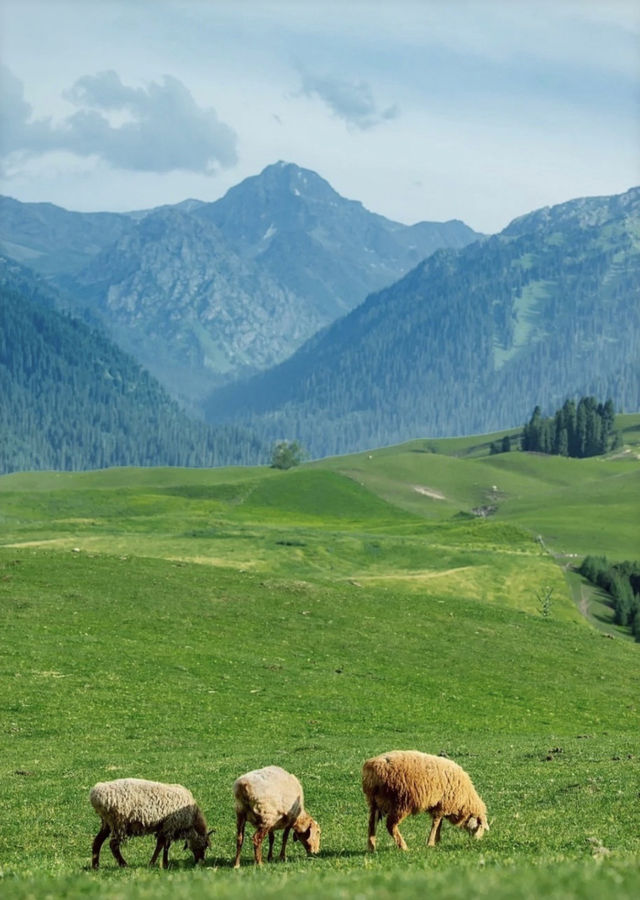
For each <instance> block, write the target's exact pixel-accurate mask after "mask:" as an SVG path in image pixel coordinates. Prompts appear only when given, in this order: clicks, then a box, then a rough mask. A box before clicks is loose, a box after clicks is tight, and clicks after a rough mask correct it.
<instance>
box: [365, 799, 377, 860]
mask: <svg viewBox="0 0 640 900" xmlns="http://www.w3.org/2000/svg"><path fill="white" fill-rule="evenodd" d="M378 818H379V816H378V808H377V806H376V804H375V800H372V801H371V804H370V807H369V840H368V842H367V846H368V848H369V850H371V851H372V852H373V851H374V850H375V849H376V827H377V825H378Z"/></svg>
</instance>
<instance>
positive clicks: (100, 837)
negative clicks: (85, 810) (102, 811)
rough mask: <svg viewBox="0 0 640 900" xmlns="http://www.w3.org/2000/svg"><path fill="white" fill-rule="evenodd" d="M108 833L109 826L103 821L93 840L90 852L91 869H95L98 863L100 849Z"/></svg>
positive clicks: (109, 830)
mask: <svg viewBox="0 0 640 900" xmlns="http://www.w3.org/2000/svg"><path fill="white" fill-rule="evenodd" d="M110 834H111V828H110V827H109V826H108V825H107V824H106V823H105V822H103V823H102V828H101V829H100V831H99V832H98V833H97V835H96V836H95V838H94V841H93V848H92V852H91V867H92V868H93V869H97V868H98V866H99V865H100V850H101V848H102V845H103V844H104V842H105V841H106V839H107V838H108V837H109V835H110Z"/></svg>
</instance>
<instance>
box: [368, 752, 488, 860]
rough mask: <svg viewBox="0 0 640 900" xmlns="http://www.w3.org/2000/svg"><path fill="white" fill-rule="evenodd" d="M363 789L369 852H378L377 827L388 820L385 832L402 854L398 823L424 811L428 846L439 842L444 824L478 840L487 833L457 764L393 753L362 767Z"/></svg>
mask: <svg viewBox="0 0 640 900" xmlns="http://www.w3.org/2000/svg"><path fill="white" fill-rule="evenodd" d="M362 790H363V791H364V793H365V796H366V798H367V802H368V804H369V842H368V846H369V850H375V849H376V825H377V823H378V821H379V820H380V819H382V818H383V816H385V815H386V817H387V831H388V832H389V834H390V835H391V836H392V837H393V839H394V841H395V842H396V844H397V846H398V847H399V848H400V849H401V850H406V849H407V845H406V843H405V841H404V838H403V837H402V835H401V834H400V832H399V831H398V825H400V823H401V822H402V821H403V819H406V817H407V816H413V815H416V814H417V813H420V812H428V813H429V814H430V816H431V818H432V820H433V822H432V825H431V831H430V833H429V838H428V840H427V846H428V847H434V846H435V845H436V844H437V843H438V842H439V841H440V828H441V826H442V820H443V819H448V820H449V821H450V822H451V823H452V824H453V825H457V826H458V827H459V828H465V829H466V830H467V831H468V832H469V834H470V835H474V836H475V837H476V838H481V837H482V835H483V834H484V832H485V831H488V830H489V824H488V822H487V809H486V807H485V805H484V803H483V802H482V800H481V799H480V797H479V796H478V794H477V793H476V790H475V788H474V786H473V784H472V783H471V779H470V778H469V776H468V775H467V773H466V772H465V771H464V769H462V768H461V767H460V766H459V765H457V763H454V762H453V761H452V760H450V759H443V758H442V757H440V756H431V755H430V754H428V753H420V752H419V751H418V750H392V751H391V752H390V753H383V754H381V755H380V756H374V757H373V758H372V759H368V760H367V761H366V762H365V764H364V766H363V767H362Z"/></svg>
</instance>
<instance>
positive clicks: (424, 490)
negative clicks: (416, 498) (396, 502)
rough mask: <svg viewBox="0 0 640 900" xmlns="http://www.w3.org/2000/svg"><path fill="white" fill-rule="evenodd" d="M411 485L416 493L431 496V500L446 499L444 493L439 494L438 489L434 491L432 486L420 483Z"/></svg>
mask: <svg viewBox="0 0 640 900" xmlns="http://www.w3.org/2000/svg"><path fill="white" fill-rule="evenodd" d="M411 487H412V488H413V489H414V491H415V492H416V493H417V494H422V495H423V497H431V499H432V500H446V499H447V498H446V497H445V495H444V494H441V493H440V491H434V490H433V489H432V488H428V487H425V486H424V485H422V484H412V485H411Z"/></svg>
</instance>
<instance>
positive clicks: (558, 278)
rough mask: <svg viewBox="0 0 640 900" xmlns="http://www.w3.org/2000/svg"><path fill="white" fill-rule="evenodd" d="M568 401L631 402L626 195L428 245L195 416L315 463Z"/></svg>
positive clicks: (630, 220) (633, 267) (639, 216)
mask: <svg viewBox="0 0 640 900" xmlns="http://www.w3.org/2000/svg"><path fill="white" fill-rule="evenodd" d="M576 394H594V395H597V396H598V397H599V398H601V399H605V398H606V397H611V398H613V400H614V402H615V404H616V406H617V408H618V409H621V408H623V409H625V410H627V411H632V410H637V409H640V188H633V189H632V190H630V191H628V192H627V193H625V194H622V195H619V196H614V197H600V198H599V197H594V198H587V199H579V200H573V201H570V202H568V203H564V204H561V205H559V206H555V207H552V208H546V209H542V210H538V211H536V212H533V213H531V214H529V215H526V216H523V217H521V218H519V219H516V220H515V221H514V222H512V223H511V224H510V225H509V226H508V227H507V228H505V230H504V231H503V232H502V233H501V234H499V235H496V236H493V237H491V238H488V239H486V240H484V241H479V242H476V243H473V244H471V245H469V246H466V247H464V248H462V249H459V250H439V251H437V252H435V253H434V254H433V255H431V256H430V257H428V258H427V259H425V260H424V261H422V262H421V263H420V264H419V265H418V266H416V267H415V268H414V269H413V270H412V271H411V272H409V273H408V274H407V275H406V276H405V277H404V278H402V279H401V280H399V281H398V282H397V283H395V284H393V285H392V286H390V287H388V288H385V289H384V290H382V291H380V292H378V293H374V294H372V295H371V296H370V297H369V298H368V299H367V300H366V301H365V302H364V303H363V304H361V305H360V306H359V307H357V308H356V309H355V310H353V311H352V312H350V313H349V314H348V315H346V316H345V317H343V318H342V319H339V320H338V321H336V322H335V323H334V324H333V325H331V326H330V327H329V328H327V329H325V330H324V331H322V332H320V333H319V334H317V335H315V336H314V337H313V338H311V339H310V340H309V341H308V342H307V343H306V344H305V345H304V346H303V347H301V348H300V349H299V350H298V351H297V352H296V353H295V354H294V355H293V356H292V357H291V358H290V359H288V360H286V361H285V362H284V363H282V364H280V365H278V366H276V367H274V368H273V369H271V370H269V371H268V372H265V373H262V374H260V375H256V376H255V377H253V378H251V379H250V380H247V381H245V382H240V383H236V384H233V385H229V386H227V387H224V388H221V389H219V390H217V391H215V392H214V393H213V394H212V395H211V396H210V398H209V400H208V402H207V404H206V410H207V415H208V417H209V419H210V420H211V421H216V422H223V421H236V422H243V423H245V424H247V425H249V426H250V427H251V428H254V429H256V430H258V432H259V433H260V434H261V436H262V437H263V439H265V440H269V439H271V438H275V437H277V436H286V437H288V438H296V439H298V440H300V441H301V442H302V443H303V444H304V445H305V447H307V449H308V450H309V451H310V452H311V453H312V455H314V456H321V455H326V454H333V453H342V452H347V451H351V450H356V449H363V448H366V447H374V446H379V445H382V444H389V443H394V442H396V441H402V440H406V439H408V438H414V437H420V436H433V437H437V436H445V435H456V434H470V433H479V432H486V431H490V430H493V429H498V428H504V427H509V426H514V425H518V424H520V423H523V422H524V421H525V419H526V418H528V416H529V415H530V413H531V410H532V409H533V406H534V405H536V404H540V405H541V406H543V408H544V409H545V410H549V411H551V410H553V409H554V408H555V406H556V405H559V404H561V403H562V401H563V400H564V399H565V398H566V397H567V396H570V395H576Z"/></svg>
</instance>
